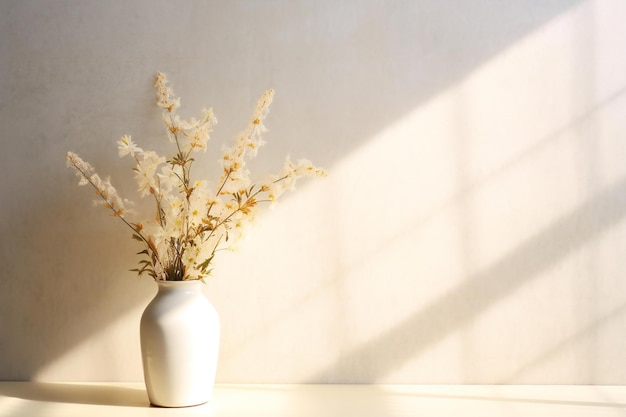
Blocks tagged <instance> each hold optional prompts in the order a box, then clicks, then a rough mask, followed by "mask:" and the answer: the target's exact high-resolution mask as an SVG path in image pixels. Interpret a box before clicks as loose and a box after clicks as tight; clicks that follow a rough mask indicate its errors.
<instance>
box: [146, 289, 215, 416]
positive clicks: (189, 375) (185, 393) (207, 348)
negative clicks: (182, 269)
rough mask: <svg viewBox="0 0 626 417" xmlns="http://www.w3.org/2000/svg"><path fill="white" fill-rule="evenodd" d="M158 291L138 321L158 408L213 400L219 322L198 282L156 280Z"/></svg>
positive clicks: (152, 399)
mask: <svg viewBox="0 0 626 417" xmlns="http://www.w3.org/2000/svg"><path fill="white" fill-rule="evenodd" d="M156 282H157V284H158V292H157V294H156V296H155V297H154V299H153V300H152V301H151V302H150V304H148V306H147V307H146V309H145V311H144V313H143V315H142V317H141V325H140V339H141V354H142V359H143V372H144V378H145V382H146V389H147V391H148V397H149V398H150V402H151V403H152V404H153V405H156V406H160V407H188V406H192V405H199V404H204V403H206V402H207V401H209V399H210V397H211V393H212V391H213V385H214V383H215V371H216V368H217V356H218V351H219V335H220V328H219V327H220V326H219V318H218V315H217V312H216V311H215V308H213V305H212V304H211V303H210V302H209V300H208V299H207V298H206V297H205V295H204V294H203V292H202V285H203V284H202V283H201V282H200V281H156Z"/></svg>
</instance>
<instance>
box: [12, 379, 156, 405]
mask: <svg viewBox="0 0 626 417" xmlns="http://www.w3.org/2000/svg"><path fill="white" fill-rule="evenodd" d="M24 384H28V387H27V388H26V387H25V386H21V383H17V384H11V385H10V386H1V385H0V395H5V396H8V397H14V398H21V399H24V400H32V401H43V402H57V403H74V404H90V405H111V406H121V407H150V401H149V400H148V395H147V394H146V391H145V389H143V388H132V387H123V386H112V385H100V384H74V383H72V384H70V383H46V382H35V383H24Z"/></svg>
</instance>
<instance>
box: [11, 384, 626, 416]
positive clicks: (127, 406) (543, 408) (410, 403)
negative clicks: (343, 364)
mask: <svg viewBox="0 0 626 417" xmlns="http://www.w3.org/2000/svg"><path fill="white" fill-rule="evenodd" d="M0 416H2V417H5V416H6V417H22V416H23V417H57V416H58V417H74V416H80V417H98V416H107V417H125V416H218V417H219V416H273V417H282V416H289V417H297V416H305V417H306V416H311V417H312V416H316V417H331V416H332V417H334V416H342V417H352V416H354V417H361V416H363V417H370V416H372V417H374V416H376V417H396V416H398V417H399V416H411V417H417V416H433V417H437V416H454V417H463V416H480V417H490V416H507V417H509V416H533V417H539V416H550V417H560V416H567V417H578V416H626V387H622V386H485V385H462V386H459V385H453V386H451V385H439V386H431V385H217V386H216V388H215V391H214V393H213V397H212V400H211V402H210V403H209V404H205V405H201V406H197V407H189V408H158V407H150V405H149V403H148V397H147V395H146V392H145V389H144V386H143V384H140V383H35V382H0Z"/></svg>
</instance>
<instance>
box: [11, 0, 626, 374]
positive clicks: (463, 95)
mask: <svg viewBox="0 0 626 417" xmlns="http://www.w3.org/2000/svg"><path fill="white" fill-rule="evenodd" d="M625 17H626V3H625V2H623V1H620V0H615V1H611V0H595V1H594V0H585V1H583V0H580V1H575V0H547V1H541V2H539V1H535V2H529V1H522V0H515V1H508V2H502V1H490V0H470V1H463V2H458V1H439V0H420V1H388V2H383V1H352V2H336V1H184V2H171V1H160V0H159V1H150V2H148V1H106V2H103V1H95V0H94V1H91V0H86V1H67V0H65V1H43V0H41V1H2V2H0V126H2V129H1V130H0V138H1V144H2V147H1V151H0V178H1V181H0V202H1V203H0V219H1V221H0V236H1V240H0V242H1V243H0V379H4V380H11V379H36V380H44V381H58V380H69V381H71V380H75V381H76V380H78V381H80V380H93V381H106V380H112V381H117V380H124V381H126V380H131V381H134V380H137V381H138V380H141V378H142V374H141V362H140V356H139V340H138V332H137V329H138V322H139V318H140V316H141V312H142V310H143V308H144V307H145V305H146V304H147V302H148V301H149V300H150V299H151V297H152V296H153V294H154V293H155V291H156V288H155V285H154V283H152V282H150V281H149V279H147V278H142V279H138V278H136V277H135V276H134V275H133V273H131V272H128V270H129V269H130V268H133V267H134V262H135V260H136V259H135V257H134V252H136V251H137V250H139V249H138V248H137V247H136V246H135V245H134V242H133V241H132V240H131V239H130V235H129V233H128V230H127V229H125V228H124V226H123V225H122V224H121V223H119V222H118V221H117V219H115V218H112V217H110V216H108V214H106V213H105V212H104V211H103V210H102V209H100V208H94V207H93V206H92V200H93V199H94V198H95V197H94V194H93V193H92V192H91V191H88V190H87V189H86V188H80V189H79V188H78V187H77V186H76V178H75V177H74V175H73V173H72V172H70V171H69V170H68V169H67V168H66V167H65V161H64V156H65V153H66V151H67V150H73V151H75V152H77V153H79V154H81V155H82V156H83V157H84V158H85V159H87V160H89V161H90V162H92V163H93V164H94V165H95V166H96V168H97V169H98V170H99V171H100V172H101V173H102V174H103V175H111V176H112V178H113V182H114V184H116V185H118V188H119V189H120V191H121V192H123V193H124V194H126V195H128V196H129V197H132V198H137V197H136V195H135V194H134V184H133V182H132V180H131V178H132V173H131V172H130V171H129V166H128V165H127V164H126V163H124V162H125V161H121V160H119V159H118V157H117V150H116V146H115V140H117V139H118V138H119V136H121V135H122V134H125V133H129V134H132V135H133V138H134V139H135V140H136V141H137V142H138V143H139V144H140V145H141V146H144V147H146V148H156V149H159V150H164V149H166V147H167V144H166V143H164V135H163V133H162V132H163V131H162V127H161V125H160V113H159V111H158V110H157V108H156V107H155V106H154V92H153V88H152V80H153V75H154V73H155V72H156V71H157V70H161V71H164V72H166V73H167V74H168V75H169V77H170V80H171V82H172V86H173V88H174V90H175V92H176V94H178V95H180V96H182V99H183V107H182V113H183V115H185V116H192V115H194V114H197V111H198V110H200V108H201V107H203V106H212V107H213V108H214V110H215V112H216V115H217V117H218V120H219V124H218V125H217V127H216V130H215V133H214V135H213V138H214V139H213V140H214V142H213V143H212V147H211V148H210V149H209V151H208V152H207V154H206V155H205V156H206V162H205V163H204V165H202V166H200V164H198V166H199V168H198V169H197V170H196V171H195V172H196V174H198V175H203V176H209V177H212V176H214V175H216V173H217V172H218V171H217V169H218V168H217V165H216V164H215V161H216V160H217V158H218V154H219V151H220V149H221V146H222V144H223V143H226V142H227V141H228V140H230V139H231V138H232V137H233V136H234V135H235V134H236V133H237V132H238V131H239V130H241V129H243V128H244V126H245V124H246V123H247V122H248V118H249V116H250V114H251V111H252V109H253V106H254V103H255V100H256V98H257V97H258V96H259V95H260V94H261V93H262V92H263V91H264V90H265V89H267V88H269V87H273V88H275V89H276V92H277V93H276V98H275V103H274V105H273V107H272V112H271V113H270V117H269V119H268V120H267V126H268V127H269V129H270V131H269V132H268V135H267V137H266V139H267V142H268V144H267V146H266V147H265V148H263V149H262V150H261V152H260V156H259V159H258V160H257V161H255V163H254V164H253V165H252V169H253V172H255V173H258V174H259V175H260V176H263V175H265V174H266V173H270V172H273V171H276V170H278V169H279V168H280V166H281V164H282V161H283V158H284V157H285V155H287V154H290V155H291V156H292V157H293V158H299V157H308V158H310V159H311V160H313V161H314V162H315V163H316V164H318V165H321V166H324V167H326V168H327V169H328V170H329V172H330V176H329V177H328V178H326V179H323V180H316V181H308V182H304V183H302V184H301V185H300V186H299V187H298V190H297V191H296V192H295V193H293V194H288V195H287V196H285V198H284V199H283V201H282V202H281V203H280V204H279V205H278V206H277V207H276V208H275V209H273V210H265V211H263V213H262V214H261V215H260V216H259V219H258V224H257V226H256V228H255V229H254V230H253V231H252V233H251V234H250V235H249V238H248V239H247V240H246V241H244V242H243V243H242V245H241V249H240V250H239V252H236V253H221V254H220V257H219V259H218V260H217V263H216V268H215V273H214V277H213V278H211V279H210V281H209V285H208V286H207V287H206V294H207V296H208V297H209V298H210V299H211V301H212V302H213V303H214V304H215V306H216V308H217V310H218V311H219V313H220V316H221V320H222V329H223V331H222V344H221V349H222V351H221V357H220V363H219V369H218V380H219V381H220V382H363V383H368V382H385V383H573V384H575V383H583V384H588V383H600V384H624V383H626V359H625V357H624V352H625V351H626V276H625V274H624V270H625V269H624V268H625V265H626V264H625V261H624V260H625V256H624V253H626V252H625V250H626V222H625V220H626V163H625V162H626V94H624V92H625V91H626V90H625V89H626V49H624V44H623V40H624V39H626V26H625V25H624V24H623V22H624V18H625Z"/></svg>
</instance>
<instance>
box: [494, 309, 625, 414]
mask: <svg viewBox="0 0 626 417" xmlns="http://www.w3.org/2000/svg"><path fill="white" fill-rule="evenodd" d="M624 313H626V305H622V306H620V307H618V308H616V309H614V310H612V311H611V312H609V313H608V314H605V315H604V316H602V317H600V318H598V319H596V320H593V321H592V322H591V323H589V324H587V325H586V326H585V327H583V328H582V329H580V330H578V331H577V332H575V333H574V334H572V335H570V336H569V337H567V338H565V339H563V340H561V341H560V342H558V343H557V344H555V345H554V346H552V347H550V348H549V349H547V350H546V351H544V352H543V353H542V354H541V355H539V356H537V357H535V358H534V359H532V360H531V361H530V362H528V363H526V364H524V365H523V366H521V367H519V368H518V369H517V370H516V371H515V372H513V373H512V374H511V375H509V376H508V377H507V378H505V379H504V380H502V381H500V382H499V384H508V383H511V382H512V381H514V380H515V379H516V378H517V377H519V376H521V375H523V374H524V373H525V372H527V371H528V370H530V369H532V368H535V367H537V366H539V365H541V364H542V363H544V362H546V361H548V360H549V359H550V358H552V357H554V355H556V354H557V353H559V352H561V351H562V350H563V349H564V348H566V347H567V346H569V345H572V344H574V343H576V342H579V341H580V340H582V339H583V338H584V337H586V336H588V335H589V334H590V333H592V332H596V331H598V330H599V329H600V328H602V327H603V326H606V325H608V324H609V323H611V322H612V321H613V320H615V319H616V318H618V317H620V316H623V315H624ZM624 406H626V404H625V405H624Z"/></svg>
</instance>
